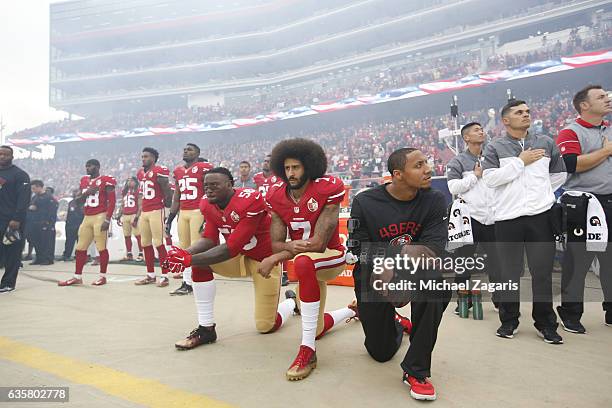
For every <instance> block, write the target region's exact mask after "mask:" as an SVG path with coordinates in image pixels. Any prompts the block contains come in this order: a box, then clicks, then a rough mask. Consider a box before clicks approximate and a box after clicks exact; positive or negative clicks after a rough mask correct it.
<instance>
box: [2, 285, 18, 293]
mask: <svg viewBox="0 0 612 408" xmlns="http://www.w3.org/2000/svg"><path fill="white" fill-rule="evenodd" d="M14 290H15V288H13V287H11V286H4V287H2V288H0V293H9V292H12V291H14Z"/></svg>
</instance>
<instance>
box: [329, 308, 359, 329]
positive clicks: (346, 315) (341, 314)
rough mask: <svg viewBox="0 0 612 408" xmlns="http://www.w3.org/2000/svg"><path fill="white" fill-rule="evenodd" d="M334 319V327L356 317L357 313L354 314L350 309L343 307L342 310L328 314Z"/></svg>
mask: <svg viewBox="0 0 612 408" xmlns="http://www.w3.org/2000/svg"><path fill="white" fill-rule="evenodd" d="M327 313H329V315H330V316H331V317H332V319H334V326H336V325H337V324H338V323H341V322H343V321H345V320H346V319H350V318H351V317H354V316H355V312H353V311H352V310H351V309H349V308H348V307H343V308H342V309H338V310H332V311H331V312H327Z"/></svg>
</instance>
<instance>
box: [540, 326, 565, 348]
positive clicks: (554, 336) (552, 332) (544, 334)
mask: <svg viewBox="0 0 612 408" xmlns="http://www.w3.org/2000/svg"><path fill="white" fill-rule="evenodd" d="M538 336H540V337H541V338H543V339H544V341H545V342H546V343H548V344H563V337H561V336H559V333H557V329H553V328H552V327H545V328H543V329H542V330H538Z"/></svg>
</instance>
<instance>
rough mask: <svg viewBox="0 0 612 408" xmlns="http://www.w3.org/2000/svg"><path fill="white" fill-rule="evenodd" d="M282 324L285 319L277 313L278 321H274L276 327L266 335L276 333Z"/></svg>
mask: <svg viewBox="0 0 612 408" xmlns="http://www.w3.org/2000/svg"><path fill="white" fill-rule="evenodd" d="M282 324H283V318H282V317H281V315H280V313H278V312H276V320H275V321H274V326H273V327H272V328H271V329H270V330H268V331H267V332H266V334H268V333H274V332H275V331H277V330H278V329H280V327H281V326H282Z"/></svg>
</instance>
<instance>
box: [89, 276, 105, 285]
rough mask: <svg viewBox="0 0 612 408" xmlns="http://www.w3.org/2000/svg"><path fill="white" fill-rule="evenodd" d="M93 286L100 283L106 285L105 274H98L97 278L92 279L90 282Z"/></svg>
mask: <svg viewBox="0 0 612 408" xmlns="http://www.w3.org/2000/svg"><path fill="white" fill-rule="evenodd" d="M91 284H92V285H93V286H102V285H106V277H105V276H100V277H99V278H98V279H96V280H95V281H93V282H92V283H91Z"/></svg>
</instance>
